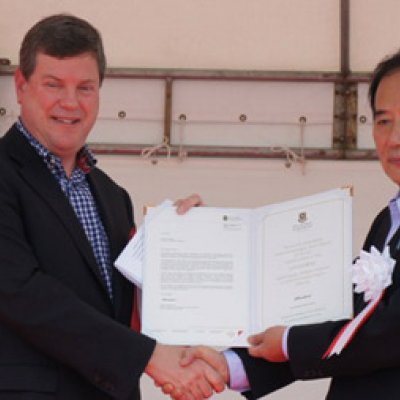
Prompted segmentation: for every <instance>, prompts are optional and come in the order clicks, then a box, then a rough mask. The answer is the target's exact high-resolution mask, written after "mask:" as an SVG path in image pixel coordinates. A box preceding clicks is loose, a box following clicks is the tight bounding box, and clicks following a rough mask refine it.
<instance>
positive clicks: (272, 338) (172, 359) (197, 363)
mask: <svg viewBox="0 0 400 400" xmlns="http://www.w3.org/2000/svg"><path fill="white" fill-rule="evenodd" d="M285 330H286V327H285V326H274V327H271V328H268V329H266V330H265V331H264V332H260V333H258V334H255V335H252V336H250V337H249V338H248V340H249V344H250V347H249V350H248V351H249V354H250V355H251V356H252V357H256V358H263V359H265V360H268V361H270V362H276V363H280V362H285V361H287V356H286V354H284V352H283V349H282V339H283V336H284V332H285ZM145 372H146V373H147V374H148V375H149V376H150V377H151V378H152V379H153V380H154V382H155V384H156V386H158V387H160V388H161V389H162V391H163V392H164V393H165V394H167V395H169V396H171V398H172V399H174V400H201V399H206V398H209V397H210V396H212V395H213V393H214V392H216V393H220V392H222V391H223V390H224V389H225V387H226V385H228V384H229V383H230V376H229V367H228V362H227V359H226V358H225V355H224V354H223V353H220V352H218V351H216V350H214V349H212V348H210V347H206V346H197V347H183V346H169V345H164V344H159V343H158V344H157V345H156V347H155V349H154V352H153V355H152V356H151V358H150V360H149V362H148V364H147V366H146V368H145ZM246 379H247V377H246Z"/></svg>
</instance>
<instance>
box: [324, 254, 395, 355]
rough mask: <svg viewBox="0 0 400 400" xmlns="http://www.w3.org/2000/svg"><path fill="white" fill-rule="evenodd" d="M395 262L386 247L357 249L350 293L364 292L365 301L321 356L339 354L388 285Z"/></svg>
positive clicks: (369, 313)
mask: <svg viewBox="0 0 400 400" xmlns="http://www.w3.org/2000/svg"><path fill="white" fill-rule="evenodd" d="M395 264H396V261H395V260H394V259H393V258H391V256H390V250H389V246H386V247H385V249H384V250H383V252H382V253H380V252H379V250H377V249H376V248H375V247H374V246H371V251H370V252H369V253H368V252H367V251H364V250H361V253H360V257H359V258H358V259H357V261H356V262H355V263H354V264H353V270H352V275H353V276H352V282H353V284H354V292H355V293H364V301H365V302H367V303H368V304H367V305H366V307H364V309H363V310H362V311H361V312H360V313H359V314H357V316H356V317H355V318H353V319H352V320H350V321H349V322H348V323H347V324H346V325H344V326H343V328H342V329H341V330H340V331H339V333H338V334H337V335H336V337H335V339H334V340H333V341H332V343H331V345H330V346H329V348H328V350H327V351H326V352H325V354H324V355H323V356H322V358H329V357H331V356H332V355H333V354H340V352H341V351H342V350H343V348H344V347H345V346H346V345H347V344H348V343H349V342H350V340H351V339H352V337H353V336H354V335H355V333H356V332H357V330H358V329H359V328H360V327H361V325H362V324H363V323H364V322H365V321H366V320H367V319H368V317H369V316H370V315H371V314H372V313H373V311H374V310H375V308H376V306H377V305H378V303H379V301H380V300H381V298H382V296H383V293H384V292H385V289H386V288H387V287H388V286H390V285H391V284H392V275H393V269H394V266H395Z"/></svg>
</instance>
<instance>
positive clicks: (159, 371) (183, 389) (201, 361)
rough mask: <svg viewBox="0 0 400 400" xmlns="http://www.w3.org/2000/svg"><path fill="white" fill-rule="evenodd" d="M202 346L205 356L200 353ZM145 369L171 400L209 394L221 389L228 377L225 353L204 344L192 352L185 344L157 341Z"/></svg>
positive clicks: (195, 399)
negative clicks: (174, 344) (169, 343)
mask: <svg viewBox="0 0 400 400" xmlns="http://www.w3.org/2000/svg"><path fill="white" fill-rule="evenodd" d="M203 349H204V351H205V352H206V353H207V354H206V356H204V355H202V354H201V353H199V352H201V351H202V350H203ZM205 359H207V361H208V362H206V361H205ZM145 372H146V373H147V374H148V375H149V376H150V377H151V378H152V379H153V380H154V382H155V384H156V385H157V386H159V387H161V388H162V391H163V392H164V393H165V394H168V395H170V396H171V398H172V399H174V400H202V399H206V398H209V397H210V396H212V394H213V393H214V392H216V393H219V392H222V391H223V390H224V388H225V385H226V384H227V382H228V380H229V376H228V367H227V365H226V362H225V358H224V356H223V355H222V354H220V353H219V352H217V351H215V350H213V349H209V348H206V347H204V348H203V347H198V348H196V353H194V349H193V352H191V351H190V348H187V347H182V346H169V345H162V344H157V345H156V347H155V350H154V352H153V355H152V357H151V358H150V361H149V363H148V364H147V367H146V369H145Z"/></svg>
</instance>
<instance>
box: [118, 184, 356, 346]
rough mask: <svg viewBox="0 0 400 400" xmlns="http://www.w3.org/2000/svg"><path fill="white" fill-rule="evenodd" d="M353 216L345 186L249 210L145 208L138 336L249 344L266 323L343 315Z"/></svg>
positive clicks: (348, 295) (347, 307)
mask: <svg viewBox="0 0 400 400" xmlns="http://www.w3.org/2000/svg"><path fill="white" fill-rule="evenodd" d="M351 215H352V213H351V195H350V190H349V189H335V190H332V191H328V192H323V193H318V194H316V195H312V196H307V197H303V198H299V199H295V200H290V201H287V202H283V203H279V204H272V205H268V206H264V207H260V208H256V209H231V208H211V207H199V208H193V209H191V210H190V211H189V212H188V213H187V214H185V215H183V216H180V215H177V214H176V211H175V208H174V207H173V206H164V207H163V208H162V210H161V209H160V210H158V211H157V212H152V215H151V218H150V216H149V218H146V219H145V223H144V233H143V259H142V260H141V263H142V264H141V265H142V271H141V273H142V280H143V281H142V332H143V333H145V334H147V335H149V336H151V337H153V338H155V339H157V340H158V341H159V342H161V343H166V344H180V345H196V344H204V345H210V346H248V343H247V337H248V335H249V334H252V333H255V332H259V331H261V330H264V329H265V328H267V327H269V326H272V325H276V324H285V325H295V324H302V323H313V322H321V321H324V320H328V319H339V318H348V317H351V315H352V285H351V274H350V272H351V262H352V260H351V258H352V251H351V240H352V232H351V229H352V227H351ZM127 247H128V246H127ZM131 264H132V263H131ZM139 264H140V263H136V264H135V265H136V266H135V268H137V266H138V265H139ZM116 266H117V268H118V265H117V263H116ZM125 267H126V265H125ZM129 268H130V267H129V266H128V267H127V268H126V269H127V270H128V269H129ZM136 275H139V274H136ZM126 276H127V275H126Z"/></svg>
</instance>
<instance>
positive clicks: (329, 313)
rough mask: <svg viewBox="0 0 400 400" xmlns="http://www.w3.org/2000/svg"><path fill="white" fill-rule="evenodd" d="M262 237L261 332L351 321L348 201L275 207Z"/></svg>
mask: <svg viewBox="0 0 400 400" xmlns="http://www.w3.org/2000/svg"><path fill="white" fill-rule="evenodd" d="M260 233H261V234H260V240H261V241H262V244H261V246H260V248H261V251H260V258H261V263H262V267H261V271H262V272H261V275H260V276H261V277H262V278H261V279H262V285H261V286H262V295H261V298H262V301H261V307H262V308H261V314H262V329H265V328H266V327H268V326H272V325H277V324H283V325H294V324H303V323H314V322H320V321H324V320H329V319H339V318H344V317H350V316H351V312H352V288H351V279H350V269H351V257H352V254H351V209H350V203H349V200H348V199H347V198H342V197H340V196H339V198H337V197H336V198H333V199H330V198H329V197H328V198H324V197H323V198H322V199H319V198H318V196H317V197H316V199H315V201H314V200H313V201H311V202H309V203H308V204H307V201H306V202H303V204H299V205H296V204H295V203H294V202H291V203H289V206H287V205H285V204H282V205H281V206H278V207H275V208H272V209H271V210H270V212H267V213H266V214H265V215H264V217H263V218H262V223H261V228H260Z"/></svg>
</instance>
